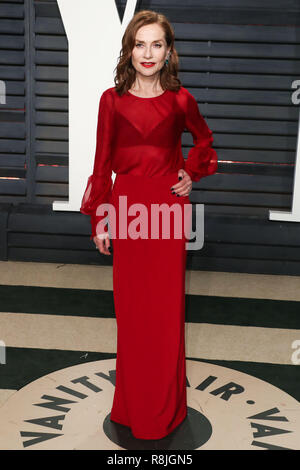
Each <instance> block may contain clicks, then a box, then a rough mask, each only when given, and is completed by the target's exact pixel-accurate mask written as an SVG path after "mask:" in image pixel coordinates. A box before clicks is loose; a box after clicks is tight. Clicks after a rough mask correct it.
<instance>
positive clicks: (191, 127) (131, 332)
mask: <svg viewBox="0 0 300 470" xmlns="http://www.w3.org/2000/svg"><path fill="white" fill-rule="evenodd" d="M184 129H187V130H188V131H190V132H191V134H192V136H193V142H194V146H193V147H192V148H191V149H190V151H189V153H188V158H187V159H186V160H184V158H183V154H182V150H181V135H182V132H183V131H184ZM212 142H213V136H212V131H211V130H210V129H209V128H208V126H207V124H206V122H205V120H204V118H203V116H202V115H201V113H200V112H199V109H198V105H197V102H196V100H195V98H194V97H193V95H192V94H191V93H190V92H189V91H188V90H187V89H186V88H184V87H181V88H180V89H179V91H177V92H175V91H171V90H166V91H164V92H163V93H162V94H161V95H159V96H156V97H152V98H141V97H137V96H135V95H133V94H132V93H130V92H126V93H124V94H123V95H122V96H119V95H118V93H117V92H116V90H115V87H111V88H108V89H107V90H105V91H104V92H103V94H102V96H101V99H100V103H99V111H98V125H97V143H96V154H95V160H94V168H93V173H92V175H91V176H90V177H89V178H88V182H87V187H86V190H85V192H84V195H83V199H82V204H81V208H80V211H81V212H82V213H83V214H88V215H90V216H91V227H92V233H91V239H92V238H93V237H94V236H95V235H96V234H98V233H99V234H101V233H103V232H105V231H107V230H106V229H107V226H106V225H105V223H104V222H107V221H108V222H109V231H110V234H112V233H114V235H113V237H111V244H112V248H113V292H114V304H115V313H116V321H117V331H118V333H117V359H116V386H115V392H114V399H113V405H112V410H111V415H110V419H111V420H112V421H114V422H117V423H120V424H123V425H126V426H129V427H130V428H131V432H132V434H133V436H134V437H136V438H139V439H160V438H163V437H165V436H167V435H168V434H170V433H171V431H173V430H174V429H175V428H176V427H177V426H178V425H179V424H180V423H181V422H182V421H183V420H184V418H185V417H186V415H187V400H186V368H185V331H184V326H185V269H186V254H187V250H186V242H187V241H188V239H189V228H190V227H191V225H190V223H191V212H190V211H189V210H187V212H186V217H184V216H183V214H184V206H185V207H187V208H189V209H191V203H190V200H189V197H188V196H179V197H177V196H176V194H172V192H171V187H172V185H173V184H176V183H178V182H179V179H178V170H179V169H181V168H183V169H184V170H185V171H186V172H187V173H188V174H189V175H190V177H191V179H192V181H199V180H200V178H201V177H204V176H208V175H211V174H213V173H215V172H216V170H217V154H216V152H215V150H214V149H213V148H212ZM112 170H113V171H114V172H115V173H116V178H115V181H114V184H113V183H112ZM122 197H123V199H126V207H124V206H121V202H120V199H122ZM119 198H120V199H119ZM103 203H110V204H111V206H110V207H114V209H115V214H116V219H114V218H113V215H112V212H111V211H110V210H109V211H108V212H106V213H102V214H99V212H98V213H97V208H98V207H99V206H100V205H101V204H103ZM137 203H140V204H142V205H143V207H144V208H146V213H145V212H143V211H139V209H138V210H137V212H136V211H134V210H133V209H134V208H135V206H133V205H134V204H137ZM176 203H177V204H176ZM154 204H167V205H168V207H171V206H172V205H174V204H176V206H177V207H180V208H181V209H182V212H181V214H182V217H181V218H179V219H178V218H176V217H175V214H174V216H173V214H171V216H170V236H167V237H166V238H164V236H163V235H162V230H161V226H162V225H160V227H159V228H158V235H157V234H156V236H153V235H152V233H153V232H152V231H151V229H152V227H154V226H155V223H154V222H153V220H154V219H153V218H151V213H150V212H151V208H152V207H153V205H154ZM107 207H109V206H107ZM129 208H132V211H131V212H130V209H129ZM104 214H105V215H106V217H105V215H104ZM140 214H143V218H141V219H140V220H141V221H142V222H141V223H140V224H136V222H134V221H135V220H136V219H137V218H138V215H140ZM145 214H146V215H145ZM119 217H120V219H119ZM145 222H147V223H148V227H147V230H148V231H147V234H146V235H145V227H146V226H147V224H145ZM132 224H134V225H132ZM121 225H122V226H123V229H124V226H125V228H126V229H127V228H128V233H130V234H132V233H134V231H136V232H139V233H140V236H138V237H137V236H134V235H129V236H125V237H123V238H122V235H120V232H119V229H120V227H121ZM175 228H176V230H177V229H178V228H181V230H182V232H181V233H182V234H181V236H178V234H177V235H175ZM130 230H131V231H130Z"/></svg>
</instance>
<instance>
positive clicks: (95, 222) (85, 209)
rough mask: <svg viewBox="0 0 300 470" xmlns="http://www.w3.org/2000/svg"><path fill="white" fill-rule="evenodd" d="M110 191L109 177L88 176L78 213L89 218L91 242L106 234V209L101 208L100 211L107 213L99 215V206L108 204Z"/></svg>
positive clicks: (110, 180)
mask: <svg viewBox="0 0 300 470" xmlns="http://www.w3.org/2000/svg"><path fill="white" fill-rule="evenodd" d="M111 190H112V178H111V177H108V176H99V175H95V174H92V175H90V176H89V178H88V181H87V186H86V190H85V192H84V194H83V198H82V201H81V207H80V212H81V213H82V214H86V215H89V216H90V217H91V218H90V222H91V236H90V239H91V240H93V238H94V237H95V236H96V235H98V234H103V233H107V232H108V230H107V220H108V209H107V208H105V207H104V206H103V207H102V209H104V210H105V211H107V215H100V211H101V207H100V206H101V205H102V204H107V203H109V202H110V196H111ZM104 214H105V212H104Z"/></svg>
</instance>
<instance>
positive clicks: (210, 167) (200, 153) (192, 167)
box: [184, 93, 218, 181]
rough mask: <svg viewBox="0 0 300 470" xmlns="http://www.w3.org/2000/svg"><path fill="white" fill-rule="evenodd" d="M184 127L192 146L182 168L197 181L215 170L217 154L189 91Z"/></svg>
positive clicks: (210, 134) (208, 130) (209, 133)
mask: <svg viewBox="0 0 300 470" xmlns="http://www.w3.org/2000/svg"><path fill="white" fill-rule="evenodd" d="M185 127H186V129H187V130H188V131H190V132H191V134H192V136H193V142H194V147H192V148H191V149H190V151H189V153H188V157H187V159H186V160H185V165H184V170H185V171H186V172H187V173H188V174H189V175H190V177H191V180H192V181H199V180H200V178H202V177H204V176H209V175H212V174H213V173H215V172H216V171H217V167H218V156H217V154H216V151H215V150H214V149H213V148H212V143H213V136H212V131H211V130H210V129H209V127H208V126H207V124H206V122H205V120H204V118H203V116H202V115H201V113H200V111H199V108H198V104H197V101H196V100H195V98H194V96H193V95H192V94H191V93H188V97H187V106H186V119H185Z"/></svg>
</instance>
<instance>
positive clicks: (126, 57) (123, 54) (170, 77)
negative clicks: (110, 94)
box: [114, 10, 181, 96]
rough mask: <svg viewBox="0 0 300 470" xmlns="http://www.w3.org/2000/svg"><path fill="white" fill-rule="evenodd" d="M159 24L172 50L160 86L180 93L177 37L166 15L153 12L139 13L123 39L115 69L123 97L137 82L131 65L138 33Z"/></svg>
mask: <svg viewBox="0 0 300 470" xmlns="http://www.w3.org/2000/svg"><path fill="white" fill-rule="evenodd" d="M153 23H157V24H159V25H160V26H161V27H162V29H163V30H164V33H165V40H166V43H167V47H168V48H170V55H169V58H168V64H164V66H163V67H162V69H161V70H160V84H161V87H162V88H163V90H167V89H168V90H172V91H178V90H179V89H180V87H181V81H180V80H179V78H178V76H177V75H178V68H179V67H178V63H179V60H178V54H177V51H176V49H175V46H174V41H175V35H174V31H173V28H172V26H171V24H170V23H169V21H168V19H167V18H166V16H165V15H163V14H161V13H158V12H156V11H152V10H141V11H139V12H137V13H136V14H135V15H134V16H133V18H132V19H131V21H130V22H129V24H128V26H127V28H126V30H125V33H124V35H123V38H122V48H121V50H120V55H119V57H118V64H117V66H116V68H115V70H116V76H115V78H114V82H115V88H116V91H117V93H118V94H119V95H120V96H121V95H123V93H125V92H127V91H128V90H129V89H130V88H131V86H132V85H133V83H134V81H135V76H136V70H135V68H134V67H133V65H132V63H131V54H132V50H133V48H134V47H135V41H136V39H135V37H136V33H137V31H138V30H139V29H140V28H141V27H142V26H144V25H147V24H153Z"/></svg>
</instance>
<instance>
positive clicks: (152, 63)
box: [141, 62, 155, 68]
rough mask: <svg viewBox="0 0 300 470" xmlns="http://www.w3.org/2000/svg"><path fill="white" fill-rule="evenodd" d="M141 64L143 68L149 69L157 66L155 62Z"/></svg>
mask: <svg viewBox="0 0 300 470" xmlns="http://www.w3.org/2000/svg"><path fill="white" fill-rule="evenodd" d="M141 64H142V66H143V67H147V68H149V67H153V65H155V63H154V62H141Z"/></svg>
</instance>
